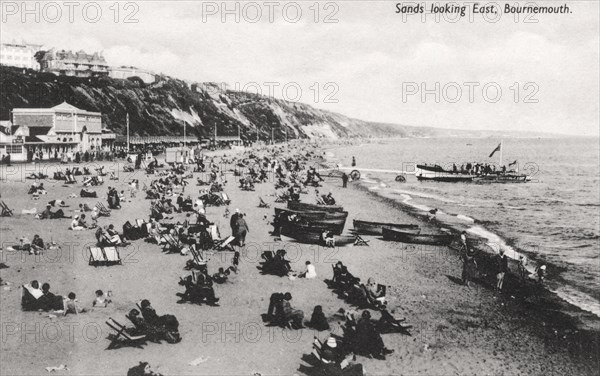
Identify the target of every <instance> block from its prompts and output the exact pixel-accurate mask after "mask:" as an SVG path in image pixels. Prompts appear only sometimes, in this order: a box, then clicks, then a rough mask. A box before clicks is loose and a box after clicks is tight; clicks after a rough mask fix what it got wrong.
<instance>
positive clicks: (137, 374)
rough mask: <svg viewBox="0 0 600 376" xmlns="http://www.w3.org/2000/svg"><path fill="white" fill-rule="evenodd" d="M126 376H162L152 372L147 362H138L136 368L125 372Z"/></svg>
mask: <svg viewBox="0 0 600 376" xmlns="http://www.w3.org/2000/svg"><path fill="white" fill-rule="evenodd" d="M127 376H163V375H162V374H161V373H158V372H154V371H153V370H152V367H150V364H148V362H140V364H138V365H137V366H134V367H131V368H130V369H129V370H127Z"/></svg>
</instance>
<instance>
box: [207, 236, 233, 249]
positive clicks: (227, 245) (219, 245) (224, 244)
mask: <svg viewBox="0 0 600 376" xmlns="http://www.w3.org/2000/svg"><path fill="white" fill-rule="evenodd" d="M234 240H235V236H230V237H228V238H227V239H224V240H221V241H216V242H214V245H213V248H212V250H213V251H230V252H234V251H235V249H233V247H232V245H231V243H232V242H233V241H234Z"/></svg>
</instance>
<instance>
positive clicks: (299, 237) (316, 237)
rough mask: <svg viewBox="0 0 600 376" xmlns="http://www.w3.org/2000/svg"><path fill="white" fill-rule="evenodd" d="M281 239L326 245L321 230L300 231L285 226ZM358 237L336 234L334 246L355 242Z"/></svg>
mask: <svg viewBox="0 0 600 376" xmlns="http://www.w3.org/2000/svg"><path fill="white" fill-rule="evenodd" d="M279 236H280V238H281V241H284V242H298V243H306V244H320V245H325V244H324V241H323V239H322V233H321V232H319V231H312V230H311V231H299V230H295V231H294V230H292V229H290V228H289V227H283V228H282V229H281V234H280V235H279ZM355 241H356V237H355V236H353V235H335V236H334V246H335V247H341V246H344V245H348V244H354V242H355Z"/></svg>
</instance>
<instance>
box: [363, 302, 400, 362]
mask: <svg viewBox="0 0 600 376" xmlns="http://www.w3.org/2000/svg"><path fill="white" fill-rule="evenodd" d="M354 343H355V345H356V353H357V354H360V355H365V356H368V357H371V356H372V357H374V358H375V359H380V360H385V356H386V355H387V354H391V353H393V352H394V350H390V349H388V348H386V347H385V345H384V343H383V339H382V338H381V334H379V332H378V331H377V328H376V327H375V325H374V324H373V322H372V321H371V313H370V312H369V311H363V313H362V315H361V318H360V319H359V320H358V322H357V324H356V341H354Z"/></svg>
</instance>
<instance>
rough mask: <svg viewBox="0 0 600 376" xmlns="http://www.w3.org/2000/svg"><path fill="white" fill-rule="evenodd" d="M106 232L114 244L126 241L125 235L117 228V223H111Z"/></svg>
mask: <svg viewBox="0 0 600 376" xmlns="http://www.w3.org/2000/svg"><path fill="white" fill-rule="evenodd" d="M106 233H107V234H108V237H109V239H110V241H111V242H112V243H114V244H121V243H124V241H123V237H122V236H121V235H120V234H119V232H118V231H117V230H115V225H113V224H112V223H111V224H110V225H108V228H107V229H106Z"/></svg>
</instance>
